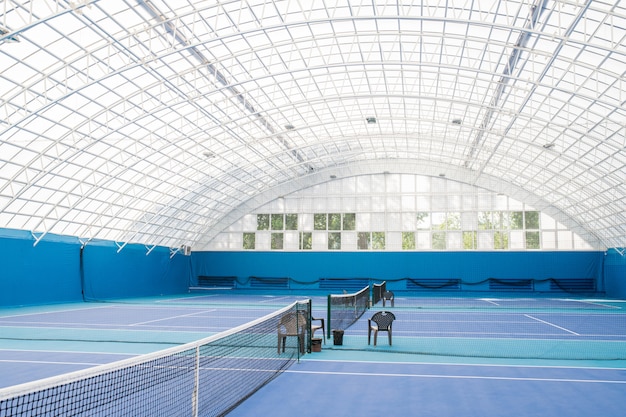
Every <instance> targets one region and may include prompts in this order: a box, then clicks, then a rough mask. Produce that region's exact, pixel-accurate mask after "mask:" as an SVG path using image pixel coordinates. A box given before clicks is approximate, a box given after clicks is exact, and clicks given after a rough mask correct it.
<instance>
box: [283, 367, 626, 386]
mask: <svg viewBox="0 0 626 417" xmlns="http://www.w3.org/2000/svg"><path fill="white" fill-rule="evenodd" d="M285 373H289V374H313V375H346V376H372V377H390V378H440V379H483V380H494V381H532V382H568V383H585V384H620V385H626V381H619V380H601V379H600V380H599V379H569V378H522V377H502V376H475V375H474V376H472V375H432V374H391V373H385V374H383V373H368V372H321V371H293V370H290V369H289V370H286V371H285Z"/></svg>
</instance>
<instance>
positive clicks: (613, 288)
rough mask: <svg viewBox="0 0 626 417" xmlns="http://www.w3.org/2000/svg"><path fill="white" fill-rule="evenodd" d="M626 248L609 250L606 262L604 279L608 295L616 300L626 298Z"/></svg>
mask: <svg viewBox="0 0 626 417" xmlns="http://www.w3.org/2000/svg"><path fill="white" fill-rule="evenodd" d="M625 249H626V248H620V251H619V252H618V251H617V250H615V249H609V250H608V251H607V252H606V257H605V261H604V279H605V281H606V291H607V294H611V296H613V297H615V298H626V252H624V250H625Z"/></svg>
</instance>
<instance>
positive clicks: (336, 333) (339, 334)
mask: <svg viewBox="0 0 626 417" xmlns="http://www.w3.org/2000/svg"><path fill="white" fill-rule="evenodd" d="M333 345H335V346H341V345H343V330H333Z"/></svg>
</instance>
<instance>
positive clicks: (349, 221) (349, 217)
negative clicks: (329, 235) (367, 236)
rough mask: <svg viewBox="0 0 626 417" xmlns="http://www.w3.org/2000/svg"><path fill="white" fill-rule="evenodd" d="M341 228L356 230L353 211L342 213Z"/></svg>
mask: <svg viewBox="0 0 626 417" xmlns="http://www.w3.org/2000/svg"><path fill="white" fill-rule="evenodd" d="M343 230H356V214H355V213H344V214H343Z"/></svg>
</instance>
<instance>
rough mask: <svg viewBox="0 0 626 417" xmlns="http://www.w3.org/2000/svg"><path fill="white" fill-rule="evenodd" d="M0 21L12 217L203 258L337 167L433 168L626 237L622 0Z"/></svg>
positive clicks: (4, 150) (625, 15)
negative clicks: (242, 220)
mask: <svg viewBox="0 0 626 417" xmlns="http://www.w3.org/2000/svg"><path fill="white" fill-rule="evenodd" d="M0 29H1V32H0V33H1V34H0V225H1V226H3V227H8V228H16V229H26V230H32V231H33V233H35V234H36V236H44V235H45V234H46V233H58V234H69V235H76V236H79V237H81V238H84V239H92V238H102V239H110V240H114V241H117V242H122V243H127V242H139V243H144V244H146V245H163V246H171V247H178V246H180V245H190V246H192V247H193V246H195V245H200V246H202V244H204V243H206V241H207V239H210V238H211V237H212V236H214V235H215V233H217V232H219V231H220V229H221V228H223V227H225V226H227V224H228V222H229V221H231V220H232V219H234V218H235V217H236V216H235V215H236V214H239V215H241V214H242V213H243V212H244V211H245V210H247V209H249V208H252V207H253V205H254V204H256V203H259V204H260V203H261V202H263V201H265V200H266V199H267V198H268V196H269V197H271V196H279V195H282V194H284V193H285V192H286V191H293V190H297V189H298V187H304V186H309V185H312V184H315V183H316V182H321V181H328V178H329V177H328V175H329V174H330V173H334V172H341V173H342V175H348V174H349V173H351V172H356V173H358V172H367V173H373V172H377V170H378V169H381V171H380V172H383V170H384V171H390V170H391V171H394V172H395V171H396V169H397V170H402V171H403V172H408V171H411V172H416V173H427V174H429V173H430V174H432V172H431V170H435V171H440V172H441V173H444V174H446V175H447V176H448V177H449V178H454V179H457V180H460V181H463V182H466V183H469V184H473V185H477V186H481V187H491V189H494V190H496V189H497V190H498V191H502V192H507V191H508V192H511V193H515V194H516V195H518V196H524V197H525V198H527V199H529V200H531V201H533V202H534V204H535V205H537V206H539V207H542V208H546V209H547V210H548V211H551V212H553V213H558V214H559V215H560V216H561V217H562V218H566V219H568V224H569V225H571V227H572V228H573V229H575V230H577V231H578V232H580V234H581V236H586V237H587V239H588V241H590V242H593V244H595V245H598V246H600V247H624V246H626V210H625V208H626V186H625V185H624V183H625V180H626V168H625V165H626V105H625V104H626V2H624V1H611V2H606V1H573V0H568V1H550V0H536V1H497V2H492V1H465V0H463V1H455V0H447V1H443V0H438V1H435V0H430V1H429V0H423V1H410V0H409V1H400V0H393V1H392V0H373V1H372V0H323V1H322V0H309V1H297V0H244V1H239V0H238V1H229V0H223V1H219V2H216V1H213V0H210V1H192V0H180V1H169V0H168V1H161V0H146V1H142V0H137V1H130V0H126V1H122V0H106V1H104V0H100V1H98V0H95V1H88V0H85V1H80V0H78V1H76V2H65V1H59V2H35V1H20V2H18V1H12V0H5V1H4V7H3V9H2V11H1V12H0ZM411 164H415V166H416V167H427V168H424V169H420V168H415V169H409V168H408V167H410V166H411ZM381 167H382V168H381ZM433 172H434V171H433ZM335 175H336V174H335ZM494 179H497V180H494Z"/></svg>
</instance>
